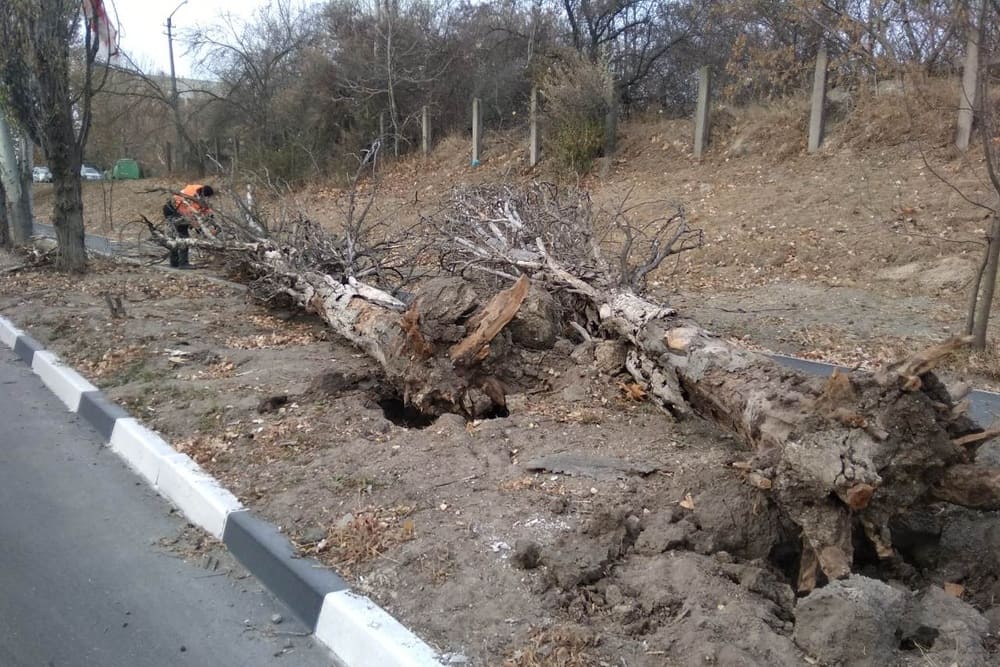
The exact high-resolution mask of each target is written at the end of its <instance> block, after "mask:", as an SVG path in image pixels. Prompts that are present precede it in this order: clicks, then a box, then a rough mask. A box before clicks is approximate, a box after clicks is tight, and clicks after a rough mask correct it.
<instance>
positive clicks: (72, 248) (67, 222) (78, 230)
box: [52, 157, 87, 273]
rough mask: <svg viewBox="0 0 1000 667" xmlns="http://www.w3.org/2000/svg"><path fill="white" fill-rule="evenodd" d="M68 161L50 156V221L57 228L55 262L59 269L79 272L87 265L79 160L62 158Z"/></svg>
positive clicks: (84, 269)
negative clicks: (51, 187)
mask: <svg viewBox="0 0 1000 667" xmlns="http://www.w3.org/2000/svg"><path fill="white" fill-rule="evenodd" d="M64 159H65V160H66V161H67V162H69V164H68V165H67V164H66V163H65V162H62V161H60V160H53V161H52V164H53V169H52V181H53V188H54V190H55V197H54V203H53V210H52V223H53V225H52V226H53V227H55V230H56V242H57V243H58V247H59V254H58V256H57V258H56V262H55V266H56V268H57V269H58V270H60V271H68V272H76V273H80V272H83V271H86V269H87V249H86V245H85V244H84V229H83V196H82V191H81V185H80V160H79V159H75V160H74V159H72V158H70V157H66V158H64Z"/></svg>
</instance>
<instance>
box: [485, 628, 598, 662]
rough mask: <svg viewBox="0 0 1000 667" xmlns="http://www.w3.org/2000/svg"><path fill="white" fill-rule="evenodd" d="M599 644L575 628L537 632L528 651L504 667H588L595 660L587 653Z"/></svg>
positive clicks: (516, 653) (512, 655)
mask: <svg viewBox="0 0 1000 667" xmlns="http://www.w3.org/2000/svg"><path fill="white" fill-rule="evenodd" d="M598 643H599V639H598V637H597V636H596V635H594V634H591V633H588V632H585V631H583V630H581V629H579V628H576V627H572V626H557V627H554V628H547V629H544V630H538V631H536V632H534V633H533V634H532V635H531V638H530V639H529V640H528V645H527V646H526V647H524V648H520V649H517V650H515V651H513V652H511V653H510V654H509V657H507V658H506V659H505V660H504V662H503V667H588V666H589V665H594V664H595V663H596V660H595V658H594V657H593V656H591V655H590V654H588V652H587V649H589V648H592V647H594V646H597V644H598Z"/></svg>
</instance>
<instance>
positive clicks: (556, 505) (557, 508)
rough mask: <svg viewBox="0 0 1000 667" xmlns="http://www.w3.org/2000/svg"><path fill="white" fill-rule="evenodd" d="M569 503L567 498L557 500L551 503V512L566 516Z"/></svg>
mask: <svg viewBox="0 0 1000 667" xmlns="http://www.w3.org/2000/svg"><path fill="white" fill-rule="evenodd" d="M568 506H569V502H568V501H567V500H566V499H565V498H555V499H554V500H553V501H552V502H550V503H549V511H550V512H552V513H553V514H565V513H566V508H567V507H568Z"/></svg>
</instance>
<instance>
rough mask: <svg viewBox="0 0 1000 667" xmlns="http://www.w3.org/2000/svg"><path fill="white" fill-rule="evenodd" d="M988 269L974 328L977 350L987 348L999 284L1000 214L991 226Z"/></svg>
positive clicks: (975, 347) (994, 218) (974, 340)
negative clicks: (994, 298)
mask: <svg viewBox="0 0 1000 667" xmlns="http://www.w3.org/2000/svg"><path fill="white" fill-rule="evenodd" d="M986 252H987V261H986V270H985V272H984V274H983V288H982V289H983V296H982V298H981V299H979V313H978V314H977V315H976V324H975V326H974V327H973V330H972V337H973V340H972V347H973V348H974V349H976V350H985V349H986V330H987V325H989V322H990V309H991V308H992V306H993V294H994V292H995V291H996V285H997V266H998V264H1000V216H998V215H994V216H993V224H992V226H991V227H990V243H989V246H988V247H987V250H986Z"/></svg>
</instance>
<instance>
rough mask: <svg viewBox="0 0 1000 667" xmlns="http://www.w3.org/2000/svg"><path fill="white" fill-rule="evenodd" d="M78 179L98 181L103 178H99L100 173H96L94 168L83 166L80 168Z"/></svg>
mask: <svg viewBox="0 0 1000 667" xmlns="http://www.w3.org/2000/svg"><path fill="white" fill-rule="evenodd" d="M80 178H82V179H83V180H85V181H99V180H101V179H102V178H104V177H103V176H101V172H99V171H97V169H95V168H94V167H88V166H87V165H84V166H82V167H80Z"/></svg>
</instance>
